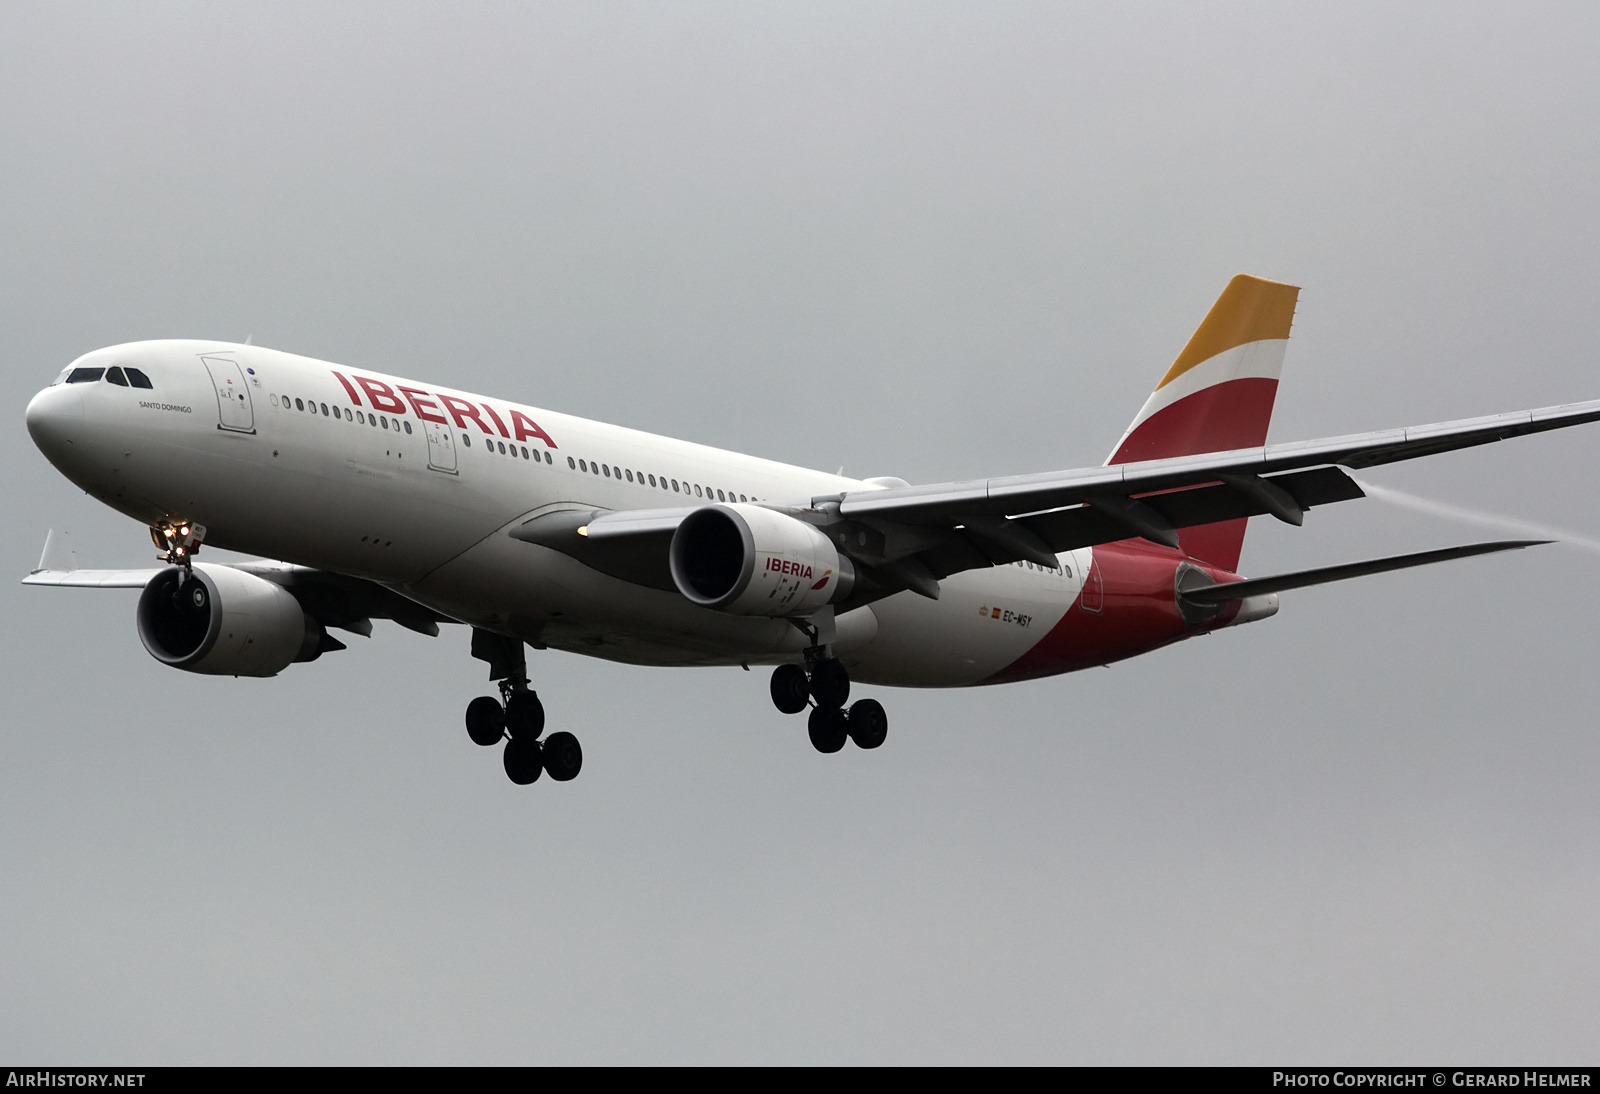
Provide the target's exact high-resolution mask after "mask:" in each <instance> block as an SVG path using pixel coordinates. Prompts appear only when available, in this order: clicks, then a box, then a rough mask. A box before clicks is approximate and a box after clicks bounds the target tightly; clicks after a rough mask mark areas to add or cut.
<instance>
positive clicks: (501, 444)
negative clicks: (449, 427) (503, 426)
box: [461, 433, 572, 463]
mask: <svg viewBox="0 0 1600 1094" xmlns="http://www.w3.org/2000/svg"><path fill="white" fill-rule="evenodd" d="M461 443H462V444H463V445H465V446H466V447H468V448H471V447H472V438H471V437H469V436H467V435H466V434H465V433H463V434H461ZM483 447H485V448H487V449H488V450H489V451H490V452H491V453H493V452H494V451H495V450H496V449H499V451H500V455H502V456H515V455H516V454H517V453H518V452H519V451H520V452H521V453H522V458H523V459H525V460H526V459H529V458H530V457H529V455H528V446H527V445H525V444H520V445H519V444H517V443H516V442H514V441H513V442H512V443H511V445H510V446H509V448H508V446H507V445H506V442H505V441H497V440H495V439H494V438H493V437H490V438H489V439H488V440H486V441H484V442H483ZM539 455H540V453H539V450H538V449H537V448H535V449H534V450H533V455H532V457H531V458H532V459H533V462H534V463H538V462H539ZM544 462H545V463H554V462H555V461H554V460H552V459H551V458H550V453H548V452H546V453H544ZM567 462H568V463H571V462H572V461H571V460H568V461H567Z"/></svg>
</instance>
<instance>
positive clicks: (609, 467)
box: [600, 463, 611, 479]
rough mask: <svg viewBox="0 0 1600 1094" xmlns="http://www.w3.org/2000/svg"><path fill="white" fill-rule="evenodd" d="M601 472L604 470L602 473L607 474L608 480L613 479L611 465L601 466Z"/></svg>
mask: <svg viewBox="0 0 1600 1094" xmlns="http://www.w3.org/2000/svg"><path fill="white" fill-rule="evenodd" d="M600 470H602V471H604V472H605V473H606V478H608V479H609V478H610V477H611V465H610V464H609V463H606V464H601V465H600Z"/></svg>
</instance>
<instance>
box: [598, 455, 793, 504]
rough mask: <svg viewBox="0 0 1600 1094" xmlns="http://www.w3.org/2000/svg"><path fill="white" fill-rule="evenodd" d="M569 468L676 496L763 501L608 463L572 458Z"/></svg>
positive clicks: (730, 491) (716, 499)
mask: <svg viewBox="0 0 1600 1094" xmlns="http://www.w3.org/2000/svg"><path fill="white" fill-rule="evenodd" d="M567 466H568V467H570V468H572V469H573V470H574V471H587V472H588V473H589V474H591V475H604V476H605V477H606V478H608V479H623V478H625V479H626V480H627V481H628V482H636V483H638V484H639V485H640V486H643V485H644V484H645V481H646V480H649V483H650V485H651V486H658V487H660V488H661V489H662V490H671V491H672V492H673V493H675V494H687V493H689V492H690V491H691V490H693V491H694V496H695V497H697V498H710V499H713V500H715V501H751V500H755V501H760V500H761V499H760V498H755V499H751V498H747V497H745V496H744V495H743V494H736V493H734V492H733V491H732V490H728V491H722V490H715V489H713V488H712V487H709V486H701V485H700V484H698V483H692V482H685V483H683V484H682V485H679V483H678V480H677V479H669V478H667V477H666V476H665V475H662V476H661V478H660V479H659V480H658V479H657V478H656V476H654V475H647V474H645V473H644V472H643V471H633V470H630V469H629V468H626V467H612V466H611V465H610V464H608V463H589V462H588V461H587V460H582V459H578V460H574V459H573V458H572V457H571V456H568V457H567Z"/></svg>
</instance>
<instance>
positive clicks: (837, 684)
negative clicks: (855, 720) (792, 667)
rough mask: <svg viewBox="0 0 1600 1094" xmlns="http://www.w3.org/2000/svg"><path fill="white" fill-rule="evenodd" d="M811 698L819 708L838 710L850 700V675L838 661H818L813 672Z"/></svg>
mask: <svg viewBox="0 0 1600 1094" xmlns="http://www.w3.org/2000/svg"><path fill="white" fill-rule="evenodd" d="M811 697H812V698H813V699H815V700H816V701H817V705H818V706H819V707H829V708H831V709H833V710H838V709H840V708H841V707H843V706H844V704H845V702H846V701H847V700H848V699H849V698H850V674H849V673H848V672H846V671H845V667H844V666H843V665H841V664H840V663H839V662H838V661H835V660H834V659H832V658H829V659H828V660H826V661H818V662H817V663H816V666H815V667H814V668H812V670H811Z"/></svg>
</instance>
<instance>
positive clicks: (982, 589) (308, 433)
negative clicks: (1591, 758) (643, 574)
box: [28, 340, 1091, 687]
mask: <svg viewBox="0 0 1600 1094" xmlns="http://www.w3.org/2000/svg"><path fill="white" fill-rule="evenodd" d="M113 365H120V366H123V367H128V366H132V367H135V368H138V369H139V370H141V371H142V372H143V373H144V374H145V375H147V376H148V377H149V379H150V381H151V387H150V388H148V389H143V388H137V387H130V386H118V385H116V384H113V383H108V382H106V381H104V380H100V381H96V382H81V383H64V382H58V383H56V384H55V385H53V386H52V387H50V388H47V389H46V390H45V391H43V392H41V393H40V394H39V395H38V396H37V397H36V398H35V400H34V402H33V404H32V405H30V407H29V412H28V413H29V427H30V431H32V432H33V434H34V436H35V439H36V440H37V441H38V442H39V444H40V447H41V449H43V450H44V451H45V454H46V455H47V456H48V457H49V458H50V459H51V461H52V462H53V463H55V464H56V466H57V467H59V468H60V469H61V470H62V471H63V472H64V473H65V474H67V475H68V476H69V477H70V478H72V479H73V481H75V482H76V483H78V484H79V485H80V486H82V487H83V488H84V489H86V490H88V491H89V492H90V493H91V494H94V495H95V496H97V497H99V498H101V499H102V500H104V501H106V502H107V503H108V504H110V505H112V506H113V507H115V508H117V509H118V510H120V511H122V512H124V513H126V514H128V515H129V516H132V517H134V518H135V519H137V520H140V521H143V522H146V523H151V524H154V523H159V522H161V521H166V520H173V519H177V520H185V521H196V522H199V523H201V524H203V525H205V526H206V528H207V529H208V537H207V542H208V543H209V544H212V545H214V546H217V547H222V548H227V549H230V550H235V551H243V552H248V553H251V554H256V555H262V556H266V557H271V558H278V559H282V560H285V561H288V562H293V563H298V564H301V565H305V566H311V567H315V568H318V569H322V570H328V571H332V572H336V573H340V574H346V575H350V576H354V577H360V578H366V579H370V580H372V581H376V582H380V583H382V584H383V585H385V586H388V587H390V588H392V589H394V590H396V591H399V592H401V593H403V594H404V595H406V596H408V597H410V598H412V599H413V600H416V601H418V602H419V603H422V604H425V605H427V606H428V607H430V608H433V609H434V610H436V611H438V612H441V613H443V614H445V615H447V616H449V617H451V618H454V619H457V620H460V621H461V622H463V623H468V624H472V625H475V626H481V627H486V628H489V629H492V630H496V631H501V632H504V633H510V634H515V635H517V636H519V637H522V638H524V639H526V640H527V641H529V642H531V643H533V644H534V645H536V646H547V647H554V648H559V649H564V650H569V651H572V652H575V653H582V654H587V655H589V656H594V657H603V658H608V659H611V660H616V661H625V662H633V663H641V664H658V665H718V664H737V663H739V662H754V663H760V662H765V663H774V662H779V661H786V660H797V659H798V657H799V655H800V653H801V651H802V650H803V649H804V648H805V645H806V641H807V640H806V639H805V638H804V636H803V635H802V634H801V632H800V631H799V630H797V629H796V628H795V627H794V626H792V625H791V624H790V623H788V622H787V621H785V620H782V619H769V618H754V617H747V616H735V615H729V614H725V613H722V612H718V611H712V610H709V609H705V608H700V607H697V606H695V605H694V604H692V603H690V602H689V601H688V600H687V599H685V598H684V597H683V596H681V595H679V594H677V593H675V592H665V591H660V590H656V589H651V588H646V587H643V586H640V585H635V584H632V583H629V582H626V581H622V580H619V579H616V578H612V577H609V576H606V575H604V574H601V573H599V572H597V571H595V570H593V569H590V568H589V567H587V566H584V565H582V564H581V563H579V562H577V561H575V560H574V559H572V558H569V557H568V556H566V555H563V554H560V553H558V552H556V551H553V550H550V549H548V548H545V547H541V546H536V545H534V544H531V543H526V542H522V541H520V540H517V539H514V538H512V537H511V536H509V535H508V534H507V530H508V529H509V528H511V527H514V526H516V525H518V524H520V523H522V522H524V521H527V520H529V519H530V518H533V517H537V516H540V515H542V514H545V513H549V512H556V511H560V510H565V509H574V510H576V509H582V510H595V509H607V510H632V509H658V508H667V507H683V506H695V505H707V504H716V503H718V502H722V501H730V500H744V499H748V500H750V501H757V500H760V501H762V502H766V503H772V504H778V505H786V506H805V505H809V504H810V502H811V499H813V498H815V497H831V496H834V495H837V494H839V493H841V492H843V491H861V490H871V489H874V485H873V484H872V483H868V482H862V481H859V480H855V479H849V478H844V477H842V476H838V475H829V474H825V473H822V472H818V471H811V470H806V469H804V468H799V467H792V466H789V465H786V464H781V463H776V462H773V461H771V460H764V459H759V458H757V457H753V456H746V455H741V454H738V453H734V452H726V451H722V450H719V449H715V448H709V447H706V446H704V445H697V444H692V443H689V442H686V441H678V440H673V439H671V438H667V437H661V436H656V435H653V434H649V433H643V432H639V431H637V430H631V429H624V428H621V427H619V426H614V425H607V424H604V423H600V422H593V421H587V420H585V419H582V418H575V417H572V416H570V415H565V414H559V413H555V412H552V411H547V410H542V409H538V408H535V407H531V406H526V405H523V404H517V403H509V402H505V401H502V400H496V399H486V398H484V397H482V396H478V395H474V394H472V393H469V392H462V391H456V390H453V389H448V388H441V387H437V386H435V385H431V384H422V383H417V382H413V381H409V380H404V379H401V378H398V377H394V376H389V375H383V374H378V373H369V372H359V373H358V372H357V371H356V370H351V369H347V368H344V367H342V366H337V365H331V364H328V363H326V362H322V361H316V360H313V359H310V358H305V357H298V356H295V355H293V354H288V353H282V352H279V351H276V350H270V349H265V348H262V347H256V346H241V345H235V344H229V343H218V342H199V341H181V340H177V341H154V342H140V343H132V344H129V345H124V346H114V347H110V348H108V349H104V350H97V351H95V352H94V353H92V354H88V355H86V356H85V357H83V358H80V359H79V360H78V361H76V362H74V363H73V366H72V367H73V368H86V367H110V366H113ZM68 373H70V369H69V370H68ZM68 373H63V379H65V377H66V376H67V375H68ZM1060 561H1061V563H1062V566H1061V569H1059V570H1056V571H1051V570H1047V569H1044V568H1042V567H1036V566H1032V565H1030V564H1025V563H1019V564H1013V565H1008V566H999V567H994V568H992V569H986V570H976V571H968V572H965V573H960V574H956V575H953V576H950V577H948V578H945V579H944V580H943V581H942V582H941V595H940V598H939V599H938V600H937V601H934V600H929V599H926V598H923V597H920V596H916V595H914V594H911V593H900V594H898V595H895V596H891V597H889V598H887V599H884V600H880V601H878V602H876V603H874V604H872V605H870V606H868V607H863V608H857V609H855V610H854V611H851V612H848V613H845V614H843V615H841V616H840V617H839V619H838V624H837V626H838V640H837V644H836V650H837V652H838V655H839V656H840V658H841V659H842V660H843V661H844V662H845V663H846V665H847V666H848V667H849V669H850V672H851V675H852V676H853V677H854V678H855V679H857V680H859V681H861V682H863V683H880V684H892V685H903V686H922V687H940V686H963V685H969V684H975V683H981V682H983V681H985V680H987V679H988V678H990V677H992V676H994V675H995V674H996V673H999V672H1000V671H1001V670H1003V669H1005V668H1006V666H1008V665H1011V664H1012V663H1013V662H1015V661H1017V659H1018V658H1020V657H1022V656H1023V655H1024V654H1025V653H1027V652H1028V650H1030V649H1031V648H1032V647H1033V646H1035V645H1036V644H1037V643H1038V642H1039V641H1040V640H1041V639H1042V638H1043V637H1044V636H1045V635H1046V634H1047V633H1048V632H1049V631H1050V630H1051V628H1052V627H1054V626H1055V625H1056V624H1057V623H1058V622H1059V621H1060V620H1061V619H1062V617H1063V616H1064V615H1065V613H1067V612H1068V610H1069V609H1071V608H1072V606H1073V604H1074V602H1075V601H1076V600H1077V598H1078V595H1079V592H1080V590H1081V588H1082V586H1083V582H1084V578H1085V575H1086V573H1087V571H1088V568H1089V566H1090V565H1091V551H1090V550H1089V549H1082V550H1079V551H1075V552H1070V553H1066V554H1063V555H1061V556H1060ZM996 608H998V609H1000V611H999V612H998V613H997V612H995V610H994V609H996Z"/></svg>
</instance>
